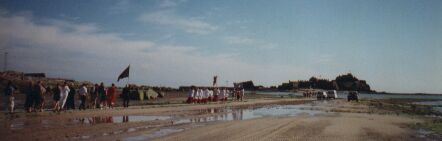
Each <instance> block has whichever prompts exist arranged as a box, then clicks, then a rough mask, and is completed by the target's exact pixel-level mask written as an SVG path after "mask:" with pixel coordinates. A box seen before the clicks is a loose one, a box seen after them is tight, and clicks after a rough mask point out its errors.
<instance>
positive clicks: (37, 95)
mask: <svg viewBox="0 0 442 141" xmlns="http://www.w3.org/2000/svg"><path fill="white" fill-rule="evenodd" d="M33 87H34V88H33V89H34V90H33V91H34V92H33V94H32V95H33V96H32V98H33V99H32V101H33V105H32V107H33V109H34V112H37V111H38V110H39V109H40V106H41V103H42V101H41V96H42V93H43V91H42V89H41V88H40V87H41V82H40V81H38V82H37V84H36V85H34V86H33Z"/></svg>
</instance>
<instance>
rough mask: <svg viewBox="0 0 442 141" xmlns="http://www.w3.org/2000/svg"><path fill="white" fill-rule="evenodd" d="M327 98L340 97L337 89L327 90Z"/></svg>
mask: <svg viewBox="0 0 442 141" xmlns="http://www.w3.org/2000/svg"><path fill="white" fill-rule="evenodd" d="M327 98H328V99H332V98H333V99H336V98H338V93H337V92H336V90H333V91H327Z"/></svg>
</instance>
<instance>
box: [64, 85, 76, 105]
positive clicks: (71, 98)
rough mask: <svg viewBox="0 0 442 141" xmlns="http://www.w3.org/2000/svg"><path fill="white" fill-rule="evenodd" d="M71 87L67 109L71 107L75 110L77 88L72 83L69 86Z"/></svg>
mask: <svg viewBox="0 0 442 141" xmlns="http://www.w3.org/2000/svg"><path fill="white" fill-rule="evenodd" d="M69 89H70V90H71V91H69V95H68V98H67V100H66V109H67V110H69V109H73V110H75V94H76V91H75V88H74V87H73V86H72V84H71V85H70V86H69Z"/></svg>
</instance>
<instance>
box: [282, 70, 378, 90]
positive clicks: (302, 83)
mask: <svg viewBox="0 0 442 141" xmlns="http://www.w3.org/2000/svg"><path fill="white" fill-rule="evenodd" d="M308 88H313V89H324V90H342V91H366V92H371V91H372V90H371V89H370V86H369V85H368V84H367V82H366V81H365V80H359V79H358V78H356V77H355V76H353V75H352V74H351V73H348V74H345V75H340V76H338V77H336V79H335V80H331V81H330V80H328V79H320V78H316V77H311V78H310V79H309V80H299V81H289V82H288V83H282V84H281V85H279V86H278V89H279V90H296V89H308Z"/></svg>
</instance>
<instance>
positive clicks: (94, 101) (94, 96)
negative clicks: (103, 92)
mask: <svg viewBox="0 0 442 141" xmlns="http://www.w3.org/2000/svg"><path fill="white" fill-rule="evenodd" d="M98 87H99V86H98V84H95V85H94V87H92V90H91V93H90V95H89V96H90V108H92V109H95V108H97V103H98V102H97V101H98V95H99V94H98Z"/></svg>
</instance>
